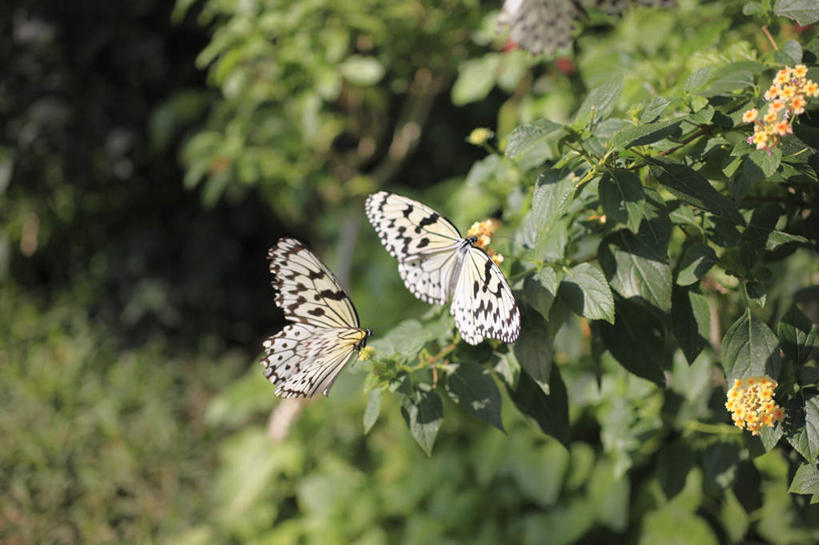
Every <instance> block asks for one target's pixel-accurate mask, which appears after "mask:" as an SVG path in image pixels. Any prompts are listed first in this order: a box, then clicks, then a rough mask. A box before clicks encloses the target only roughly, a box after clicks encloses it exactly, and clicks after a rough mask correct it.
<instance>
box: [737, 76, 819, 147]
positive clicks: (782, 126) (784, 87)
mask: <svg viewBox="0 0 819 545" xmlns="http://www.w3.org/2000/svg"><path fill="white" fill-rule="evenodd" d="M807 73H808V69H807V67H806V66H805V65H804V64H797V65H796V66H795V67H793V68H791V67H789V66H786V67H785V68H783V69H782V70H780V71H779V72H777V73H776V77H775V78H774V80H773V83H772V84H771V87H770V88H769V89H768V90H767V91H765V100H766V101H768V104H767V107H766V109H765V114H764V115H762V117H761V118H760V112H759V110H757V109H756V108H751V109H750V110H748V111H747V112H745V113H744V114H742V121H743V123H753V124H754V134H753V136H749V137H748V143H749V144H753V145H755V146H756V149H759V150H771V149H773V147H774V146H776V144H777V142H779V139H780V138H781V137H783V136H785V135H786V134H791V133H793V128H792V125H793V120H794V119H795V117H796V116H797V115H799V114H801V113H803V112H804V111H805V106H806V105H807V98H809V97H810V98H815V97H817V96H819V85H817V84H816V82H814V81H812V80H809V79H807V78H806V77H805V75H806V74H807Z"/></svg>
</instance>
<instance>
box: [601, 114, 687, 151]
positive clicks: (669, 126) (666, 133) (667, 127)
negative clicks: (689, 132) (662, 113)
mask: <svg viewBox="0 0 819 545" xmlns="http://www.w3.org/2000/svg"><path fill="white" fill-rule="evenodd" d="M681 132H682V131H681V130H680V120H679V119H667V120H666V121H657V122H656V123H646V124H644V125H637V126H636V127H630V128H628V129H625V130H623V131H620V132H618V133H617V134H615V135H614V138H612V140H611V147H612V148H614V149H617V150H624V149H628V148H631V147H634V146H645V145H646V144H653V143H654V142H659V141H660V140H664V139H666V138H671V137H677V136H679V135H680V134H681Z"/></svg>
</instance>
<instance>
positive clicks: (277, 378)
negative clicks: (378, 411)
mask: <svg viewBox="0 0 819 545" xmlns="http://www.w3.org/2000/svg"><path fill="white" fill-rule="evenodd" d="M267 258H268V259H269V260H270V272H271V273H273V282H272V283H273V287H274V288H275V289H276V291H277V293H276V298H275V302H276V305H277V306H278V307H279V308H281V309H282V310H283V311H284V317H285V318H286V319H287V320H289V321H290V322H293V323H291V324H288V325H287V326H285V327H284V329H282V330H281V331H279V332H278V333H277V334H275V335H273V336H272V337H269V338H267V339H266V340H265V341H264V343H263V347H264V351H265V356H264V358H262V360H261V364H262V365H264V375H265V377H267V379H268V380H269V381H270V382H272V383H274V384H275V385H276V391H275V394H276V395H278V396H281V397H310V396H313V395H315V394H316V393H317V392H321V393H323V394H324V395H327V392H329V390H330V387H331V386H332V385H333V382H334V381H335V380H336V377H337V376H338V374H339V373H340V372H341V370H342V369H343V368H344V365H345V364H346V363H347V361H348V360H349V359H350V356H352V355H353V353H354V352H357V351H358V350H361V349H362V348H363V347H364V344H365V343H366V342H367V337H369V336H370V335H371V334H372V332H371V331H370V330H369V329H361V328H360V327H359V322H358V313H356V310H355V307H354V306H353V303H352V301H351V300H350V296H349V295H347V292H346V291H345V290H344V288H343V287H342V286H341V284H340V283H339V281H338V279H337V278H336V277H335V275H333V273H332V272H330V270H329V269H328V268H327V267H325V266H324V264H323V263H322V262H321V261H319V260H318V258H317V257H316V256H314V255H313V253H312V252H311V251H310V250H308V249H307V248H306V247H305V246H304V245H303V244H302V243H301V242H299V241H298V240H294V239H292V238H281V239H279V241H278V242H277V243H276V245H275V246H273V247H272V248H271V249H270V251H269V252H268V254H267Z"/></svg>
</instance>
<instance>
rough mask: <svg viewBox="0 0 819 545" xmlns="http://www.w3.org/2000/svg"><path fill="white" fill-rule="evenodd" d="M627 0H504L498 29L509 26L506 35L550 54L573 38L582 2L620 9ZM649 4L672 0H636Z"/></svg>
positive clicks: (613, 10) (533, 50)
mask: <svg viewBox="0 0 819 545" xmlns="http://www.w3.org/2000/svg"><path fill="white" fill-rule="evenodd" d="M630 3H631V2H629V1H628V0H583V1H580V0H505V1H504V3H503V8H502V9H501V12H500V14H499V15H498V31H499V32H500V30H502V28H503V27H504V26H508V27H509V39H510V40H511V41H513V42H515V43H516V44H518V45H520V46H521V47H522V48H524V49H526V50H527V51H529V52H530V53H532V54H534V55H540V54H541V53H546V54H552V53H554V52H555V51H556V50H558V49H561V48H564V47H568V46H569V44H571V41H572V24H573V22H574V20H575V18H577V17H578V16H580V15H582V14H585V13H586V10H585V7H584V6H594V7H596V8H598V9H600V10H602V11H605V12H608V13H619V12H621V11H623V10H625V9H626V8H627V7H628V6H629V5H630ZM634 3H636V4H642V5H644V6H649V7H661V8H663V7H670V6H673V5H674V4H675V2H674V0H635V2H634Z"/></svg>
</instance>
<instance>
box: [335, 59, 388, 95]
mask: <svg viewBox="0 0 819 545" xmlns="http://www.w3.org/2000/svg"><path fill="white" fill-rule="evenodd" d="M338 70H339V72H340V73H341V75H342V76H344V79H346V80H347V81H349V82H350V83H352V84H353V85H361V86H362V87H366V86H370V85H375V84H376V83H378V82H379V81H381V78H383V77H384V66H383V65H382V64H381V63H380V62H378V60H377V59H375V58H373V57H363V56H360V55H353V56H351V57H349V58H348V59H347V60H345V61H344V62H343V63H341V64H340V65H339V67H338Z"/></svg>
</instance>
